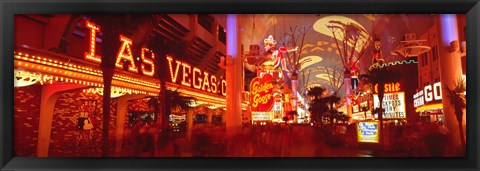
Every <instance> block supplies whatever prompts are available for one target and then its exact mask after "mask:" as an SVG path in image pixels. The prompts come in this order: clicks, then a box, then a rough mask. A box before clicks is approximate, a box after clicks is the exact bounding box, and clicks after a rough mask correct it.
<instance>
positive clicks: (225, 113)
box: [222, 109, 227, 125]
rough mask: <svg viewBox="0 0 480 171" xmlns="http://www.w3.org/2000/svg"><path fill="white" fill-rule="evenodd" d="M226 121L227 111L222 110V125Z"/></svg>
mask: <svg viewBox="0 0 480 171" xmlns="http://www.w3.org/2000/svg"><path fill="white" fill-rule="evenodd" d="M226 121H227V111H225V110H223V109H222V125H225V123H226Z"/></svg>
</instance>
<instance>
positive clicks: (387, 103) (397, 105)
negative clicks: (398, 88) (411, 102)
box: [373, 92, 407, 119]
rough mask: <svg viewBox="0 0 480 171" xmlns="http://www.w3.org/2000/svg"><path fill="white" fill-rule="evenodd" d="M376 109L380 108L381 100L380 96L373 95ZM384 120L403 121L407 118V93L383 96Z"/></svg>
mask: <svg viewBox="0 0 480 171" xmlns="http://www.w3.org/2000/svg"><path fill="white" fill-rule="evenodd" d="M373 106H374V108H378V107H380V100H379V99H378V94H374V95H373ZM382 107H383V109H384V110H385V111H384V112H383V118H384V119H403V118H406V116H407V115H406V113H405V110H406V108H405V93H404V92H397V93H385V95H384V96H383V105H382Z"/></svg>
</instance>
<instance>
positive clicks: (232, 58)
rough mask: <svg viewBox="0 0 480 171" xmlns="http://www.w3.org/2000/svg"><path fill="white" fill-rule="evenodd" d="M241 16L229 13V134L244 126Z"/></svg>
mask: <svg viewBox="0 0 480 171" xmlns="http://www.w3.org/2000/svg"><path fill="white" fill-rule="evenodd" d="M239 18H240V17H238V16H237V15H236V14H228V15H227V67H226V68H227V71H226V73H227V74H226V75H227V115H226V128H227V135H228V134H230V135H232V134H234V132H235V131H236V129H239V128H241V126H242V86H241V85H242V84H241V82H242V81H243V80H242V79H241V78H242V71H243V69H242V63H243V62H242V55H241V41H240V36H239V30H240V29H239V28H240V25H239Z"/></svg>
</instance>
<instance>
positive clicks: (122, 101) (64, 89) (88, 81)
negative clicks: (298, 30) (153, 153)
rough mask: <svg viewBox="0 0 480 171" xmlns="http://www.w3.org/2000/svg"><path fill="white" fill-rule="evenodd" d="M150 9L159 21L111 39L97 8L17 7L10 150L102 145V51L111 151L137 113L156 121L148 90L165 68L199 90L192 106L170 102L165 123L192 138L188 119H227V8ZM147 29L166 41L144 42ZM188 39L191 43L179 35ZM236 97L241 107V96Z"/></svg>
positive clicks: (185, 92)
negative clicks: (41, 11) (29, 10)
mask: <svg viewBox="0 0 480 171" xmlns="http://www.w3.org/2000/svg"><path fill="white" fill-rule="evenodd" d="M120 17H128V16H120V15H119V16H118V18H117V20H121V18H120ZM131 17H132V16H131ZM133 17H137V16H135V15H133ZM154 19H156V20H159V21H160V22H159V23H160V24H159V25H157V26H153V27H147V26H144V25H142V24H138V25H136V26H135V25H133V26H125V27H133V28H136V29H134V30H133V32H124V33H121V34H120V37H118V38H116V39H113V40H109V39H106V34H108V32H110V31H113V30H107V29H108V28H112V27H109V26H108V25H107V26H105V25H101V24H100V23H96V21H100V22H101V19H100V18H96V16H95V15H93V16H89V15H67V14H65V15H16V16H15V33H16V34H15V50H14V51H15V54H14V59H15V60H14V62H15V64H14V66H15V89H14V94H15V130H16V131H15V139H14V141H15V144H16V146H15V147H18V149H15V152H16V155H17V156H98V155H100V150H101V149H100V148H99V147H100V146H99V144H100V143H101V133H102V132H101V128H102V126H103V125H102V118H103V117H102V113H103V111H102V110H103V108H102V106H103V104H102V103H103V101H102V96H103V86H104V82H103V79H104V77H103V74H102V68H101V64H102V60H106V59H109V60H111V61H110V63H112V64H115V65H114V66H113V67H114V68H115V69H114V75H113V79H112V82H111V86H112V88H111V95H110V97H111V103H110V120H109V122H110V123H109V135H110V137H109V139H110V147H111V149H110V151H111V152H112V153H113V152H115V153H119V152H121V151H122V149H125V148H128V145H129V143H128V142H127V141H126V140H125V138H124V137H125V136H128V134H129V133H131V132H132V128H133V127H134V125H135V122H151V123H150V124H156V123H158V122H160V119H161V118H157V116H156V115H155V113H154V112H155V110H154V108H155V107H154V106H152V105H149V100H150V99H151V98H152V97H156V96H158V95H159V93H160V90H161V88H160V85H161V80H162V79H163V78H165V81H166V88H167V89H169V90H172V91H177V92H179V93H180V94H181V95H182V96H189V97H194V98H195V99H196V100H197V101H196V103H193V104H191V105H190V109H189V110H181V109H178V110H177V109H173V110H171V113H170V117H169V118H170V126H172V128H173V129H174V130H175V131H179V132H181V130H182V131H184V134H186V135H185V136H186V137H185V138H190V137H189V135H191V132H192V129H195V127H202V126H210V125H213V126H214V125H224V124H225V119H226V116H225V115H226V112H225V107H226V98H225V97H226V91H227V90H226V86H227V84H226V78H225V68H222V64H221V57H223V56H225V54H226V37H225V36H226V35H225V31H224V28H225V24H226V20H225V16H222V15H187V14H177V15H156V16H154ZM125 30H126V29H125ZM151 39H157V41H158V40H160V42H161V43H163V44H164V45H165V46H156V47H149V44H147V43H145V42H146V41H149V40H151ZM186 41H188V42H190V45H189V46H183V44H181V43H179V42H186ZM112 44H114V45H116V46H115V48H114V51H115V54H116V56H114V57H111V58H105V57H102V55H104V54H105V53H102V52H101V51H102V46H107V45H112ZM153 48H165V49H153ZM172 49H174V50H172ZM175 50H176V51H184V53H183V56H180V55H178V56H175V54H180V53H178V52H175ZM157 52H165V53H163V54H159V53H157ZM157 58H164V59H165V62H166V63H167V65H166V67H162V66H157V65H160V64H158V62H156V59H157ZM105 63H107V62H105ZM164 66H165V65H164ZM162 75H163V77H162ZM243 106H244V107H243V108H244V111H246V107H245V106H246V103H244V104H243ZM148 118H151V119H148ZM187 120H188V121H187ZM185 121H187V122H189V123H192V124H188V125H186V124H185ZM182 126H183V127H182ZM20 147H22V148H20Z"/></svg>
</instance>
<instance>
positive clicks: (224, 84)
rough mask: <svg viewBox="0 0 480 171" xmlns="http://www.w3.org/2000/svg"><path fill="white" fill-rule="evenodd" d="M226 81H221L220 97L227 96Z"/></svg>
mask: <svg viewBox="0 0 480 171" xmlns="http://www.w3.org/2000/svg"><path fill="white" fill-rule="evenodd" d="M226 89H227V81H225V80H223V79H222V95H224V96H226V95H227V90H226Z"/></svg>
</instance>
